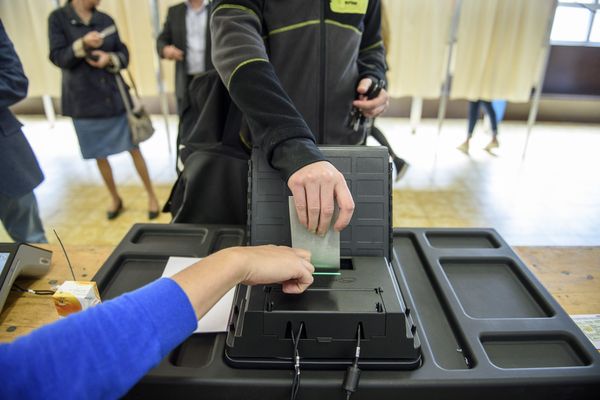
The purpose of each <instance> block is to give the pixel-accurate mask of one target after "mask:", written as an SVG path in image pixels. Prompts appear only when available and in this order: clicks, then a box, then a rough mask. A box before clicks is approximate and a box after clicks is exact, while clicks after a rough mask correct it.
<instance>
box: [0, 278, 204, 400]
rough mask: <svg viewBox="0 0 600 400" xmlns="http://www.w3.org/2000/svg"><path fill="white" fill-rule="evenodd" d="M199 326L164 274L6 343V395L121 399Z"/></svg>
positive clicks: (2, 361) (0, 363) (2, 367)
mask: <svg viewBox="0 0 600 400" xmlns="http://www.w3.org/2000/svg"><path fill="white" fill-rule="evenodd" d="M196 326H197V320H196V314H195V312H194V309H193V308H192V305H191V304H190V301H189V299H188V298H187V296H186V295H185V293H184V292H183V290H182V289H181V287H180V286H179V285H178V284H177V283H175V281H173V280H171V279H168V278H163V279H159V280H158V281H155V282H153V283H150V284H149V285H146V286H144V287H143V288H141V289H138V290H136V291H134V292H131V293H127V294H124V295H122V296H120V297H118V298H116V299H114V300H111V301H107V302H106V303H103V304H101V305H98V306H96V307H93V308H91V309H89V310H86V311H84V312H80V313H78V314H74V315H71V316H69V317H68V318H65V319H62V320H60V321H57V322H55V323H53V324H49V325H47V326H44V327H42V328H40V329H38V330H36V331H34V332H32V333H31V334H30V335H27V336H24V337H20V338H18V339H17V340H15V341H14V342H12V343H9V344H0V398H2V399H17V398H19V399H23V398H56V399H58V398H60V399H82V398H86V399H109V398H118V397H120V396H123V395H124V394H126V393H127V391H128V390H129V389H130V388H131V387H133V386H134V385H135V384H136V383H137V382H138V381H139V380H140V379H141V378H142V377H143V376H144V375H145V374H146V373H147V372H148V371H149V370H150V369H151V368H152V367H154V366H156V365H157V364H158V363H159V362H160V361H161V360H162V359H163V358H164V357H165V356H166V355H167V354H168V353H169V352H170V351H171V350H172V349H173V348H175V347H176V346H177V345H178V344H180V343H181V342H183V341H184V340H185V339H186V338H187V337H188V336H189V335H191V334H192V332H193V331H194V329H196Z"/></svg>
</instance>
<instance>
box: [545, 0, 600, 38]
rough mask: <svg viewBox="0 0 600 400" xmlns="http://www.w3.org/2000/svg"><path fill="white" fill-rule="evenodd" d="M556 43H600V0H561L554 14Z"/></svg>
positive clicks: (552, 33)
mask: <svg viewBox="0 0 600 400" xmlns="http://www.w3.org/2000/svg"><path fill="white" fill-rule="evenodd" d="M550 40H551V42H552V43H554V44H574V45H582V44H584V45H596V44H599V45H600V0H561V1H559V3H558V7H557V8H556V13H555V14H554V23H553V25H552V32H551V34H550Z"/></svg>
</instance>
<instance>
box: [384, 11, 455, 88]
mask: <svg viewBox="0 0 600 400" xmlns="http://www.w3.org/2000/svg"><path fill="white" fill-rule="evenodd" d="M383 9H384V13H385V14H386V18H387V20H388V24H386V26H387V27H388V29H387V30H388V32H387V35H388V38H389V39H388V41H389V43H388V44H387V47H388V48H387V49H386V50H387V61H388V66H389V71H388V80H389V92H390V94H391V96H393V97H402V96H416V97H424V98H437V97H439V95H440V88H441V85H442V82H443V80H444V78H445V76H444V74H445V66H446V54H447V42H448V34H449V30H450V24H451V20H452V12H453V10H454V1H449V0H384V1H383Z"/></svg>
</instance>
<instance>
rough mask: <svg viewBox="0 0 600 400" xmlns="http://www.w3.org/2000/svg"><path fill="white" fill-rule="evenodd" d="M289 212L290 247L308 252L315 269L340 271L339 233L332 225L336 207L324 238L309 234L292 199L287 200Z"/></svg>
mask: <svg viewBox="0 0 600 400" xmlns="http://www.w3.org/2000/svg"><path fill="white" fill-rule="evenodd" d="M288 205H289V210H290V229H291V236H292V247H296V248H301V249H306V250H309V251H310V253H311V262H312V263H313V265H314V266H315V268H317V269H321V270H323V271H330V272H339V271H340V233H339V232H338V231H336V230H335V229H333V223H334V222H335V221H336V220H337V217H338V214H339V209H338V207H337V206H336V207H335V211H334V213H333V218H332V223H331V225H329V230H328V231H327V233H326V234H325V236H324V237H321V236H318V235H316V234H314V233H310V232H309V231H308V229H306V228H305V227H304V226H303V225H302V224H300V221H299V220H298V214H297V212H296V206H295V204H294V198H293V197H292V196H290V197H289V199H288Z"/></svg>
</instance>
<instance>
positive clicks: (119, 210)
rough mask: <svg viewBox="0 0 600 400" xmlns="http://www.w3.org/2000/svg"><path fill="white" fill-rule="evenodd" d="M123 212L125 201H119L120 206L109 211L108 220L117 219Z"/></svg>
mask: <svg viewBox="0 0 600 400" xmlns="http://www.w3.org/2000/svg"><path fill="white" fill-rule="evenodd" d="M122 212H123V201H122V200H121V199H119V205H118V206H117V208H116V210H113V211H107V212H106V218H108V219H109V220H112V219H115V218H117V217H118V216H119V215H121V213H122Z"/></svg>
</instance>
